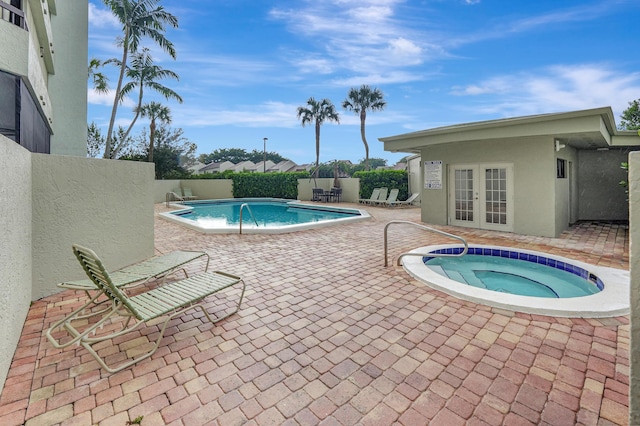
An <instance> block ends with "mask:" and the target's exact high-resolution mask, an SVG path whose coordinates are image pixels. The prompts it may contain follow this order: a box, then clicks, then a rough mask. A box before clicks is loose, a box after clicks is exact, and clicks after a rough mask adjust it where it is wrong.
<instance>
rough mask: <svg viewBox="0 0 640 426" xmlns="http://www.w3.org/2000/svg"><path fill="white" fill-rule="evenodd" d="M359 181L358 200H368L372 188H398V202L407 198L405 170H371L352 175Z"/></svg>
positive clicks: (407, 188) (407, 189)
mask: <svg viewBox="0 0 640 426" xmlns="http://www.w3.org/2000/svg"><path fill="white" fill-rule="evenodd" d="M353 177H354V178H359V179H360V198H369V197H370V196H371V192H373V189H374V188H382V187H387V188H389V189H393V188H398V189H399V190H400V192H399V193H398V200H406V199H407V198H409V184H408V175H407V172H406V171H405V170H373V171H369V172H366V171H361V172H355V173H354V174H353Z"/></svg>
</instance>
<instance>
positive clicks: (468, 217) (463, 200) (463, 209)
mask: <svg viewBox="0 0 640 426" xmlns="http://www.w3.org/2000/svg"><path fill="white" fill-rule="evenodd" d="M455 197H456V198H455V217H456V220H464V221H469V222H473V170H471V169H469V170H467V169H464V170H460V169H458V170H455Z"/></svg>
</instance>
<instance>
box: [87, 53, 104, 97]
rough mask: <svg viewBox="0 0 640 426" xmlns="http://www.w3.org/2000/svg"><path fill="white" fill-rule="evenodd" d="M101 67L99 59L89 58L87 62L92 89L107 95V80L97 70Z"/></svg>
mask: <svg viewBox="0 0 640 426" xmlns="http://www.w3.org/2000/svg"><path fill="white" fill-rule="evenodd" d="M102 65H103V63H102V61H100V59H96V58H91V60H90V61H89V78H90V79H91V80H92V81H93V88H94V89H95V90H96V92H98V93H108V92H109V87H108V80H109V79H108V78H107V76H106V75H104V74H103V73H101V72H99V71H98V69H99V68H100V67H101V66H102Z"/></svg>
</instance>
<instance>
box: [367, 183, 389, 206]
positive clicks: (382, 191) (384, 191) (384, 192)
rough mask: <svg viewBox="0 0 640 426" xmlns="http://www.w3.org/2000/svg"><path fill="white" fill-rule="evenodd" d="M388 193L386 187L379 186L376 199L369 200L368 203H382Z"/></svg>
mask: <svg viewBox="0 0 640 426" xmlns="http://www.w3.org/2000/svg"><path fill="white" fill-rule="evenodd" d="M388 193H389V190H388V189H387V188H386V187H382V188H380V193H379V194H378V199H377V200H371V202H370V203H369V204H373V205H378V204H380V203H382V202H383V201H386V199H387V194H388Z"/></svg>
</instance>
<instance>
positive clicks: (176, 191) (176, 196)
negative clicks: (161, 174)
mask: <svg viewBox="0 0 640 426" xmlns="http://www.w3.org/2000/svg"><path fill="white" fill-rule="evenodd" d="M166 198H167V202H169V201H184V197H183V196H182V191H181V190H180V188H173V189H172V190H171V192H169V193H167V197H166Z"/></svg>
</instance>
